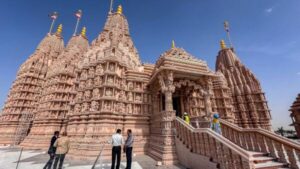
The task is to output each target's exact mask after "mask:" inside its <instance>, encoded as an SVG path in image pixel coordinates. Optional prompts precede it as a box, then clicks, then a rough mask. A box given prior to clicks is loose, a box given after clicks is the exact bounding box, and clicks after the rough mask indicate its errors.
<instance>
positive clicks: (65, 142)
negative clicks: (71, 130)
mask: <svg viewBox="0 0 300 169" xmlns="http://www.w3.org/2000/svg"><path fill="white" fill-rule="evenodd" d="M69 149H70V140H69V138H68V137H67V133H66V132H63V133H62V134H61V137H59V131H55V132H54V136H53V137H52V138H51V141H50V146H49V149H48V154H49V156H50V159H49V160H48V162H47V163H46V165H45V166H44V168H43V169H51V167H52V163H53V160H55V161H54V165H53V168H52V169H57V165H58V163H59V165H58V169H62V166H63V164H64V160H65V157H66V154H67V153H68V152H69Z"/></svg>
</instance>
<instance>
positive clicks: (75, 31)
mask: <svg viewBox="0 0 300 169" xmlns="http://www.w3.org/2000/svg"><path fill="white" fill-rule="evenodd" d="M75 16H76V18H77V22H76V26H75V30H74V33H73V36H76V34H77V30H78V26H79V22H80V19H81V17H82V11H81V10H80V9H79V10H78V11H77V12H76V13H75Z"/></svg>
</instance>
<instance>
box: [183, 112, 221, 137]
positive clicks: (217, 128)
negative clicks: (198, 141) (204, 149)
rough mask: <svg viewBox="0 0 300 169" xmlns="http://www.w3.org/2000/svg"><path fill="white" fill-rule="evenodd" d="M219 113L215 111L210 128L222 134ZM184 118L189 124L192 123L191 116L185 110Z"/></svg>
mask: <svg viewBox="0 0 300 169" xmlns="http://www.w3.org/2000/svg"><path fill="white" fill-rule="evenodd" d="M219 118H220V116H219V114H218V113H214V114H213V116H212V120H211V123H210V128H211V129H212V130H213V131H215V132H216V133H218V134H222V131H221V124H220V121H219ZM183 120H184V121H185V122H186V123H187V124H191V119H190V116H189V115H188V114H187V113H186V112H184V113H183Z"/></svg>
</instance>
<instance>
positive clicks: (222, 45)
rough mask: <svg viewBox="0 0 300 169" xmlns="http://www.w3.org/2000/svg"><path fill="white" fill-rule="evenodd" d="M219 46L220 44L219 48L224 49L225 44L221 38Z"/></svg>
mask: <svg viewBox="0 0 300 169" xmlns="http://www.w3.org/2000/svg"><path fill="white" fill-rule="evenodd" d="M220 46H221V49H226V48H227V47H226V44H225V41H224V40H223V39H222V40H221V41H220Z"/></svg>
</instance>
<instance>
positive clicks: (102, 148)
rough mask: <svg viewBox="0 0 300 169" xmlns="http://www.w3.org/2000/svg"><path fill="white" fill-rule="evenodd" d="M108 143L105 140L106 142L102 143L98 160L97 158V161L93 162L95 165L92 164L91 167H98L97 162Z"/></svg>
mask: <svg viewBox="0 0 300 169" xmlns="http://www.w3.org/2000/svg"><path fill="white" fill-rule="evenodd" d="M106 144H107V142H104V143H103V145H102V147H101V150H100V152H99V154H98V156H97V158H96V160H95V162H94V164H93V166H92V168H91V169H95V167H96V165H97V162H98V160H99V158H100V157H101V155H102V152H103V150H104V147H105V145H106Z"/></svg>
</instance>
